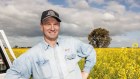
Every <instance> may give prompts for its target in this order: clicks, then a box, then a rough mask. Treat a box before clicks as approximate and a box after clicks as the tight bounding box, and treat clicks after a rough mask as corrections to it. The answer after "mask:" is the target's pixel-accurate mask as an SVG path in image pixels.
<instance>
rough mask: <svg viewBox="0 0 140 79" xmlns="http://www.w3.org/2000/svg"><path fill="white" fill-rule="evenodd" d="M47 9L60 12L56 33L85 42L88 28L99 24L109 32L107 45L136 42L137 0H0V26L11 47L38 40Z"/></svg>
mask: <svg viewBox="0 0 140 79" xmlns="http://www.w3.org/2000/svg"><path fill="white" fill-rule="evenodd" d="M47 9H53V10H55V11H57V12H58V13H59V14H60V18H61V20H62V22H61V32H60V35H66V36H73V37H75V38H77V39H80V40H82V41H83V42H86V43H88V40H87V36H88V34H89V33H90V32H91V30H93V29H95V28H99V27H102V28H105V29H107V30H109V31H110V36H111V38H112V41H111V44H110V46H109V47H131V46H132V44H133V43H135V42H137V43H139V45H140V27H139V26H140V22H139V21H140V0H0V14H1V15H0V29H2V30H4V31H5V33H6V35H7V37H8V39H9V41H10V44H11V45H12V46H15V45H18V46H33V45H35V44H37V43H38V42H39V41H41V39H42V33H41V31H40V25H39V24H40V16H41V13H42V11H44V10H47ZM69 29H71V30H69ZM79 29H80V30H79Z"/></svg>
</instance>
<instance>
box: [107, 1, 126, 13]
mask: <svg viewBox="0 0 140 79" xmlns="http://www.w3.org/2000/svg"><path fill="white" fill-rule="evenodd" d="M105 8H106V9H107V10H108V11H111V12H114V13H118V14H124V13H125V11H126V10H125V6H124V5H121V4H119V3H118V2H115V1H110V2H108V3H107V6H106V7H105Z"/></svg>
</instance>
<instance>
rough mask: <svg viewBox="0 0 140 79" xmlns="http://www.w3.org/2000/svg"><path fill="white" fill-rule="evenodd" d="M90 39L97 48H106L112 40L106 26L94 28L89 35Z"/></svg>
mask: <svg viewBox="0 0 140 79" xmlns="http://www.w3.org/2000/svg"><path fill="white" fill-rule="evenodd" d="M88 40H89V41H90V42H89V44H91V45H92V46H93V47H95V48H105V47H108V46H109V44H110V41H111V38H110V36H109V31H107V30H106V29H104V28H97V29H94V30H93V31H92V32H91V33H90V34H89V36H88Z"/></svg>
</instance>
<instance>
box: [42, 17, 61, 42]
mask: <svg viewBox="0 0 140 79" xmlns="http://www.w3.org/2000/svg"><path fill="white" fill-rule="evenodd" d="M41 31H42V32H43V34H44V36H45V39H47V40H56V39H57V37H58V34H59V31H60V22H58V21H57V20H56V19H55V18H53V17H49V18H47V19H46V20H44V21H43V22H42V24H41Z"/></svg>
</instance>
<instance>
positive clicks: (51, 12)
mask: <svg viewBox="0 0 140 79" xmlns="http://www.w3.org/2000/svg"><path fill="white" fill-rule="evenodd" d="M48 15H51V16H55V13H54V12H53V11H48V14H47V16H48Z"/></svg>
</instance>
